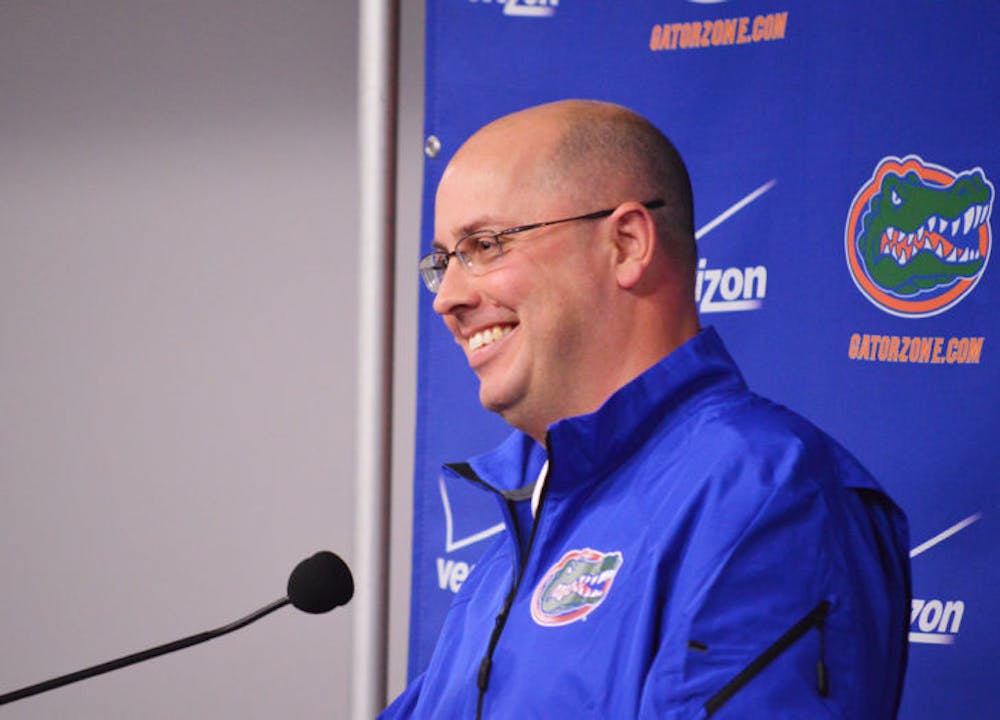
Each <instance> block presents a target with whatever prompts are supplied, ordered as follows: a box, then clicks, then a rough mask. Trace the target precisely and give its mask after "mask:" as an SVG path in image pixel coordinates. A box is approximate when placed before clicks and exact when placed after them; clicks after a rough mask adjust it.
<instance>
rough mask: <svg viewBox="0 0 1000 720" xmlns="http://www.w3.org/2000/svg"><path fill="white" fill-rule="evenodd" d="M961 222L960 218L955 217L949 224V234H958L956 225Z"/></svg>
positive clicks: (953, 235)
mask: <svg viewBox="0 0 1000 720" xmlns="http://www.w3.org/2000/svg"><path fill="white" fill-rule="evenodd" d="M961 224H962V219H961V218H955V221H954V222H953V223H952V224H951V236H952V237H955V236H956V235H958V226H959V225H961Z"/></svg>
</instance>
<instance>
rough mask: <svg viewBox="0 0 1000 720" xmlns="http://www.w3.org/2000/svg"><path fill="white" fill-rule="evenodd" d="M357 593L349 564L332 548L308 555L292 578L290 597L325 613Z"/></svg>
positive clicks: (299, 605) (299, 604) (305, 608)
mask: <svg viewBox="0 0 1000 720" xmlns="http://www.w3.org/2000/svg"><path fill="white" fill-rule="evenodd" d="M353 596H354V578H353V577H351V570H350V568H348V567H347V563H345V562H344V561H343V560H341V559H340V558H339V557H338V556H337V555H334V554H333V553H332V552H330V551H329V550H321V551H320V552H318V553H316V554H315V555H313V556H312V557H308V558H306V559H305V560H303V561H302V562H300V563H299V564H298V565H296V566H295V569H294V570H292V574H291V575H290V576H289V577H288V599H289V601H291V603H292V605H294V606H295V607H297V608H298V609H299V610H302V611H303V612H307V613H325V612H329V611H330V610H333V609H334V608H335V607H338V606H340V605H344V604H346V603H347V601H348V600H350V599H351V598H352V597H353Z"/></svg>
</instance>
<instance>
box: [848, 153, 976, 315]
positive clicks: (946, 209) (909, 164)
mask: <svg viewBox="0 0 1000 720" xmlns="http://www.w3.org/2000/svg"><path fill="white" fill-rule="evenodd" d="M992 210H993V185H992V183H990V181H989V180H987V179H986V176H985V175H984V174H983V171H982V169H980V168H974V169H972V170H967V171H965V172H962V173H959V174H956V173H954V172H952V171H951V170H949V169H947V168H944V167H941V166H939V165H933V164H931V163H928V162H924V160H923V159H922V158H920V157H918V156H916V155H909V156H907V157H905V158H902V159H900V158H896V157H887V158H884V159H883V160H882V161H881V162H880V163H879V164H878V167H877V168H876V169H875V172H874V173H873V174H872V177H871V179H870V180H869V181H868V182H867V183H866V184H865V185H864V186H863V187H862V188H861V189H860V190H859V191H858V194H857V195H856V196H855V197H854V202H853V204H852V205H851V210H850V212H849V213H848V218H847V227H846V231H845V233H844V235H845V237H844V245H845V251H846V253H847V267H848V270H849V271H850V273H851V276H852V277H853V278H854V283H855V285H857V286H858V289H859V290H860V291H861V292H862V293H863V294H864V295H865V296H866V297H867V298H868V299H869V300H870V301H871V302H872V303H874V304H875V306H876V307H878V308H880V309H882V310H884V311H885V312H887V313H891V314H892V315H897V316H900V317H928V316H930V315H937V314H938V313H941V312H944V311H945V310H947V309H948V308H950V307H953V306H954V305H956V304H958V303H959V302H961V300H962V299H963V298H964V297H965V296H966V295H968V294H969V292H971V291H972V288H974V287H975V285H976V283H978V282H979V279H980V278H981V277H982V274H983V270H984V269H985V267H986V264H987V262H988V260H989V256H990V249H991V247H992V244H993V243H992V235H991V232H990V216H991V214H992Z"/></svg>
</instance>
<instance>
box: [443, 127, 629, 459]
mask: <svg viewBox="0 0 1000 720" xmlns="http://www.w3.org/2000/svg"><path fill="white" fill-rule="evenodd" d="M537 155H538V152H537V149H536V150H535V151H532V150H531V149H530V148H528V149H525V150H522V151H521V152H518V150H517V149H515V148H511V147H510V145H509V139H508V140H507V141H505V140H504V139H503V137H500V138H495V139H494V142H490V141H485V142H480V143H478V144H476V145H475V146H474V147H473V148H467V149H466V151H465V152H464V153H460V155H459V156H458V157H456V159H455V160H454V161H453V162H452V164H451V165H450V166H449V168H448V169H447V170H446V171H445V174H444V176H443V177H442V180H441V183H440V185H439V187H438V194H437V203H436V211H435V242H436V243H438V244H440V245H441V246H442V247H443V248H444V249H445V250H449V251H450V250H452V249H454V246H455V243H456V242H457V241H458V239H459V238H461V237H462V236H464V235H467V234H468V233H470V232H473V231H476V230H484V229H485V230H502V229H505V228H508V227H511V226H514V225H523V224H527V223H533V222H541V221H546V220H555V219H558V218H561V217H568V216H572V215H578V214H581V213H585V212H590V211H593V210H597V209H600V208H592V207H589V206H588V207H580V206H578V205H579V204H580V201H579V200H576V201H574V199H573V197H572V194H573V193H572V192H571V191H570V190H568V189H567V190H566V191H565V192H563V193H561V197H552V196H551V195H553V193H552V192H551V191H545V192H542V191H540V190H539V188H540V187H543V186H545V185H548V184H549V183H540V182H538V181H537V174H536V170H537V167H536V165H537V162H538V159H537ZM584 202H586V201H584ZM601 222H602V221H600V220H598V221H583V222H573V223H567V224H565V225H555V226H552V227H546V228H540V229H537V230H532V231H528V232H525V233H519V234H516V235H512V236H509V237H507V238H505V245H504V255H503V258H502V259H501V260H500V261H499V263H498V264H497V266H496V267H495V268H491V269H490V270H489V271H488V272H486V273H485V274H483V275H478V276H477V275H473V274H471V273H469V272H468V271H467V270H466V269H465V268H464V267H462V266H461V264H460V263H459V262H458V261H457V260H455V259H453V260H452V262H451V263H450V264H449V266H448V270H447V272H446V274H445V276H444V279H443V281H442V284H441V288H440V290H439V292H438V294H437V297H436V298H435V301H434V309H435V311H436V312H438V313H439V314H440V315H441V316H442V317H443V319H444V321H445V324H446V325H447V326H448V329H449V330H451V332H452V334H453V335H454V336H455V339H456V342H458V343H459V344H460V345H461V346H462V348H463V350H464V351H465V355H466V358H467V359H468V361H469V365H470V367H471V368H472V369H473V371H474V372H475V373H476V375H477V376H478V377H479V381H480V386H479V397H480V401H481V402H482V404H483V405H484V406H485V407H486V408H487V409H490V410H493V411H495V412H498V413H499V414H501V415H502V416H503V417H504V418H505V419H506V420H507V421H508V422H509V423H510V424H511V425H513V426H515V427H518V428H520V429H522V430H524V431H525V432H527V433H528V434H529V435H531V436H532V437H535V438H536V439H538V440H542V439H543V438H544V434H545V429H546V427H547V426H548V425H549V424H551V423H552V422H554V421H555V420H558V419H560V418H562V417H566V416H568V415H570V414H578V413H579V412H582V411H584V408H585V405H586V399H587V398H588V397H589V396H590V395H592V394H593V393H594V392H595V388H600V387H601V385H602V379H601V378H602V373H604V372H605V371H606V370H607V368H605V367H603V363H604V362H605V361H606V356H607V354H608V353H607V352H606V351H607V348H601V332H600V331H601V327H602V319H603V318H602V317H601V315H602V313H601V311H600V310H601V308H602V307H604V303H602V299H603V298H604V297H605V294H606V293H608V292H609V291H610V285H609V281H610V280H612V279H613V278H609V272H608V268H609V266H610V261H609V260H608V259H607V254H606V253H604V252H602V247H603V246H602V244H601V243H600V242H598V240H597V238H598V236H599V234H600V230H601ZM598 392H604V390H603V389H600V390H598ZM603 397H606V395H603V396H602V397H601V398H600V399H601V400H603ZM585 409H587V410H589V409H592V408H589V407H586V408H585Z"/></svg>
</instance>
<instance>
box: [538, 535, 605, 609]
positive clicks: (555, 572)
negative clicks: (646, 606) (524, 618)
mask: <svg viewBox="0 0 1000 720" xmlns="http://www.w3.org/2000/svg"><path fill="white" fill-rule="evenodd" d="M621 565H622V554H621V553H620V552H610V553H600V552H598V551H596V550H591V549H590V548H584V549H583V550H570V551H569V552H568V553H566V554H565V555H563V556H562V558H561V559H560V560H559V562H557V563H556V564H555V565H553V566H552V567H551V568H550V569H549V571H548V572H547V573H546V574H545V577H543V578H542V580H541V582H540V583H538V587H536V588H535V594H534V595H533V596H532V598H531V618H532V619H533V620H534V621H535V622H536V623H538V624H539V625H543V626H545V627H552V626H556V625H568V624H569V623H571V622H575V621H577V620H581V619H583V618H586V617H587V615H589V614H590V613H592V612H593V611H594V610H595V609H596V608H597V606H598V605H600V604H601V603H602V602H604V598H606V597H607V596H608V592H610V591H611V583H612V582H614V579H615V575H617V574H618V569H619V568H620V567H621Z"/></svg>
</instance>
